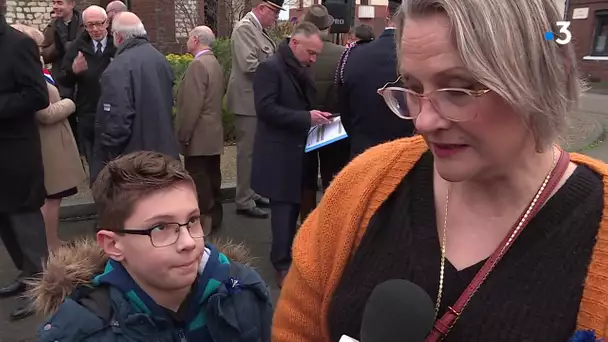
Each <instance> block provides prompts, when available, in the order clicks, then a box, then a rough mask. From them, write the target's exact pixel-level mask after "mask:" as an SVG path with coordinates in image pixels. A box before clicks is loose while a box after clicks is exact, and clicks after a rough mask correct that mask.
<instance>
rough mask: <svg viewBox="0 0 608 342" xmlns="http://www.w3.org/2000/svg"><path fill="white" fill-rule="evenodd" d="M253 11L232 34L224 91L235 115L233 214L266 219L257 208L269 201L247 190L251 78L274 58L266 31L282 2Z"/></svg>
mask: <svg viewBox="0 0 608 342" xmlns="http://www.w3.org/2000/svg"><path fill="white" fill-rule="evenodd" d="M253 5H254V7H253V9H252V10H251V12H249V13H247V14H246V15H245V17H244V18H243V19H241V21H239V22H238V23H237V24H236V25H235V26H234V30H233V31H232V37H231V39H232V69H231V72H230V80H229V81H228V87H227V92H226V105H227V107H228V111H230V112H232V113H234V114H235V121H234V124H235V128H236V151H237V152H236V153H237V157H236V158H237V162H236V177H237V179H236V197H235V200H234V202H235V204H236V208H237V209H236V211H237V214H239V215H245V216H248V217H254V218H267V217H268V213H267V212H265V211H264V210H262V209H260V208H259V207H268V206H269V205H270V202H269V200H268V199H267V198H264V197H262V196H260V195H258V194H256V193H255V192H254V191H253V190H252V189H251V161H252V156H253V141H254V138H255V132H256V127H257V122H258V121H257V116H256V112H255V105H254V101H253V75H254V73H255V72H256V69H257V68H258V65H260V63H261V62H263V61H264V60H266V59H267V58H268V57H270V56H272V55H274V53H275V50H276V45H275V42H274V41H273V40H272V38H270V36H269V35H268V33H267V32H266V29H267V28H269V27H271V26H272V25H274V24H275V23H276V21H277V18H278V17H279V12H280V11H281V10H282V6H283V0H253Z"/></svg>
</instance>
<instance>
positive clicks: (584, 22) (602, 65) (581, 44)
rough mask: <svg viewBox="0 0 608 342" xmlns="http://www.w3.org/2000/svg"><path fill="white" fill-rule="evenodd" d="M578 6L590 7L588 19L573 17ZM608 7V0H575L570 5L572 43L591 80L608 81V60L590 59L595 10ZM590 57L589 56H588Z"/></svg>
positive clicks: (569, 17) (585, 75) (581, 67)
mask: <svg viewBox="0 0 608 342" xmlns="http://www.w3.org/2000/svg"><path fill="white" fill-rule="evenodd" d="M577 8H589V15H588V17H587V18H586V19H572V13H573V11H574V9H577ZM605 9H608V0H573V1H572V2H571V3H570V5H569V7H568V19H567V20H570V23H571V24H570V27H571V31H572V43H571V44H574V49H575V51H576V57H577V60H578V61H579V67H580V70H581V74H582V75H583V76H584V77H586V78H588V79H589V80H591V81H604V82H605V81H608V61H606V60H589V59H585V57H587V56H589V54H590V52H591V50H592V44H593V35H594V31H595V25H596V22H595V12H596V11H598V10H605ZM587 58H589V57H587Z"/></svg>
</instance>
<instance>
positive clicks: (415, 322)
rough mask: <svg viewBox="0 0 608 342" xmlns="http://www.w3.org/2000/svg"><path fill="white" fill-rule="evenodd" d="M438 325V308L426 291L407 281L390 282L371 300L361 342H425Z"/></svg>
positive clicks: (372, 296)
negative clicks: (435, 324)
mask: <svg viewBox="0 0 608 342" xmlns="http://www.w3.org/2000/svg"><path fill="white" fill-rule="evenodd" d="M434 323H435V307H434V305H433V301H431V298H430V297H429V295H428V294H427V293H426V292H425V291H424V290H423V289H421V288H420V287H419V286H418V285H416V284H414V283H412V282H409V281H407V280H403V279H392V280H388V281H386V282H384V283H382V284H380V285H378V286H376V288H375V289H374V291H373V292H372V294H371V296H370V297H369V299H368V300H367V304H366V305H365V311H364V312H363V321H362V323H361V342H393V341H400V342H401V341H407V342H423V341H424V340H425V339H426V338H427V337H428V335H429V333H430V332H431V329H432V328H433V324H434ZM345 340H346V339H345Z"/></svg>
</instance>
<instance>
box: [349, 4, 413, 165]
mask: <svg viewBox="0 0 608 342" xmlns="http://www.w3.org/2000/svg"><path fill="white" fill-rule="evenodd" d="M400 4H401V0H390V1H389V2H388V11H387V13H388V15H387V18H386V29H385V30H384V32H383V33H382V34H381V35H380V36H379V37H378V38H377V39H374V40H373V41H372V42H370V43H366V44H357V46H355V47H354V48H352V49H351V51H349V53H348V58H347V60H346V62H344V68H343V69H342V68H341V71H343V72H342V74H341V77H340V80H341V83H342V84H340V87H339V91H338V93H339V99H340V100H339V103H340V105H339V108H340V114H341V119H342V124H343V125H344V129H345V130H346V132H347V133H348V136H349V138H350V144H351V157H355V156H357V155H358V154H360V153H362V152H363V151H365V150H367V149H368V148H370V147H373V146H376V145H378V144H381V143H384V142H387V141H391V140H394V139H399V138H403V137H408V136H411V135H412V134H413V133H414V125H413V123H412V120H403V119H400V118H398V117H397V116H396V115H395V114H393V112H391V110H390V109H389V108H388V107H387V106H386V103H385V102H384V99H382V97H381V96H379V95H378V94H377V90H378V89H379V88H382V87H383V86H384V85H385V84H386V83H388V82H395V81H396V80H397V78H398V77H399V75H398V72H397V44H396V43H395V24H394V23H393V17H394V16H395V14H396V13H397V11H398V10H399V5H400Z"/></svg>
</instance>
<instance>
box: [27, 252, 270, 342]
mask: <svg viewBox="0 0 608 342" xmlns="http://www.w3.org/2000/svg"><path fill="white" fill-rule="evenodd" d="M206 248H207V249H206V251H207V252H206V256H207V257H206V258H203V260H204V261H202V262H201V270H200V273H199V277H198V279H197V281H196V282H195V284H193V287H192V292H191V294H190V296H189V297H188V299H187V304H188V305H187V306H184V307H185V309H184V311H183V312H182V313H181V314H179V316H180V319H176V318H175V315H174V314H171V313H169V311H168V310H167V309H164V308H162V307H161V306H159V305H158V304H156V303H155V302H154V301H153V300H152V299H151V298H150V297H149V296H148V295H147V294H146V293H145V292H143V290H141V288H139V286H138V285H137V284H135V282H134V281H133V279H132V278H131V277H130V275H129V274H128V272H127V271H126V270H125V269H124V267H122V265H121V264H119V263H117V262H115V261H112V260H110V261H108V262H107V264H106V266H105V270H104V271H103V272H101V273H100V274H98V275H97V276H95V277H91V282H90V283H89V284H83V285H80V286H78V287H76V288H75V290H73V291H72V294H71V295H70V296H69V297H68V298H66V299H65V300H63V299H62V298H61V297H60V295H61V294H62V293H65V292H66V291H69V289H66V288H61V286H65V284H76V283H77V282H78V281H76V280H77V279H80V281H82V279H86V278H87V275H86V274H85V273H86V272H90V270H91V269H94V268H96V267H93V266H94V265H91V263H92V262H95V260H99V255H100V254H99V250H98V249H96V248H95V247H94V243H88V244H82V246H81V247H77V248H75V250H76V252H75V253H73V255H74V258H78V260H68V261H66V262H65V265H66V266H69V265H68V264H70V263H71V267H68V268H64V269H62V267H49V268H47V270H46V271H45V274H44V275H43V277H42V280H41V283H42V284H40V285H39V286H35V288H37V289H38V290H39V291H40V293H38V294H36V297H37V298H38V304H39V305H40V306H41V307H43V308H44V311H47V313H48V311H50V312H52V313H53V314H52V316H51V317H50V318H49V319H48V321H46V322H45V323H44V324H43V325H42V326H41V327H40V329H39V330H38V341H40V342H56V341H61V342H63V341H66V342H68V341H70V342H72V341H79V342H106V341H107V342H110V341H112V342H114V341H116V342H118V341H120V342H122V341H124V342H127V341H129V342H131V341H141V342H174V341H175V342H178V341H179V342H186V341H193V342H267V341H268V342H269V341H270V328H271V322H272V312H273V310H272V304H271V298H270V293H269V290H268V288H267V286H266V284H265V283H264V281H263V280H262V279H261V277H260V276H259V275H258V274H257V273H256V272H255V271H253V270H252V269H251V268H250V267H248V266H246V265H244V264H240V263H237V262H234V261H231V260H229V259H228V257H226V256H225V255H224V254H222V253H220V252H218V250H217V249H216V248H215V247H213V246H211V245H207V246H206ZM232 248H234V246H233V247H232ZM237 248H238V247H237ZM87 249H88V250H90V251H91V253H90V254H91V256H90V257H86V255H89V253H88V252H87ZM96 250H97V252H96V253H97V255H95V251H96ZM83 251H84V252H83ZM64 255H65V254H64ZM234 255H237V253H234ZM51 258H53V256H51ZM68 259H69V258H68ZM66 260H67V259H66ZM57 262H58V261H57V260H55V261H53V260H51V261H50V263H52V264H55V266H57ZM87 264H89V265H87ZM58 277H59V278H58ZM64 278H65V279H64ZM59 279H60V280H61V281H57V280H59ZM47 281H48V282H47ZM45 282H47V283H45ZM51 284H52V285H54V287H55V288H53V286H49V285H51ZM57 287H59V288H57ZM61 302H62V303H61ZM59 303H61V304H59ZM180 311H182V310H181V308H180Z"/></svg>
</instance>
